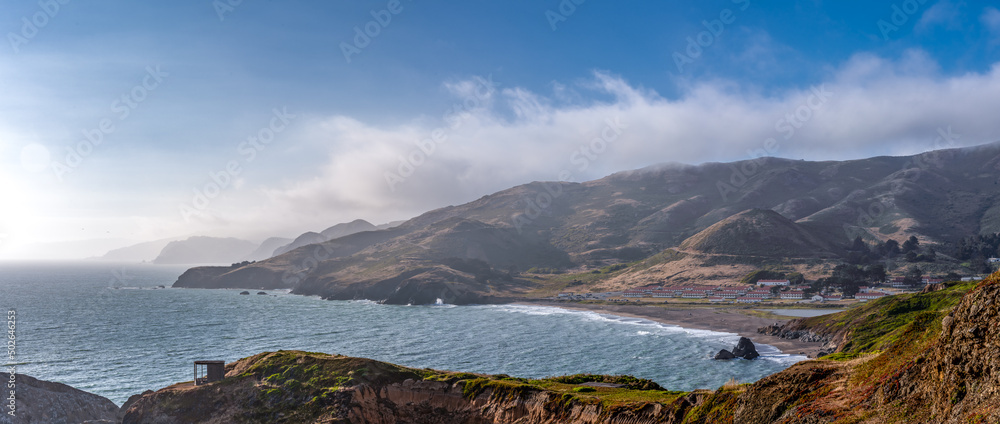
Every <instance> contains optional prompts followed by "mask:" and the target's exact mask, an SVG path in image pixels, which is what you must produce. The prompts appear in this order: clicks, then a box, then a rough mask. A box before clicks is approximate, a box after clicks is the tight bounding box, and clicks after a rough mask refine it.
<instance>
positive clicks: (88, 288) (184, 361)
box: [0, 263, 804, 405]
mask: <svg viewBox="0 0 1000 424" xmlns="http://www.w3.org/2000/svg"><path fill="white" fill-rule="evenodd" d="M182 271H183V268H181V267H164V266H138V265H128V266H121V265H110V264H100V263H65V264H52V263H30V264H13V263H5V264H0V307H2V308H8V309H9V308H14V309H16V310H17V316H18V324H17V342H18V360H19V362H18V363H19V364H20V365H19V366H18V372H19V373H22V374H27V375H30V376H33V377H36V378H39V379H42V380H50V381H58V382H62V383H65V384H69V385H71V386H73V387H76V388H79V389H81V390H86V391H89V392H93V393H96V394H99V395H102V396H105V397H108V398H109V399H111V400H113V401H114V402H115V403H117V404H119V405H120V404H121V403H123V402H124V401H125V400H126V399H127V398H128V396H130V395H132V394H137V393H141V392H143V391H145V390H156V389H159V388H162V387H165V386H168V385H170V384H173V383H176V382H181V381H189V380H191V378H192V375H191V373H192V366H191V363H192V361H194V360H197V359H222V360H225V361H226V362H232V361H234V360H237V359H239V358H242V357H246V356H250V355H253V354H256V353H260V352H263V351H274V350H279V349H284V350H292V349H298V350H306V351H315V352H325V353H338V354H344V355H350V356H361V357H368V358H373V359H378V360H382V361H388V362H392V363H397V364H400V365H405V366H411V367H418V368H423V367H430V368H436V369H444V370H455V371H468V372H482V373H505V374H509V375H512V376H519V377H544V376H553V375H565V374H574V373H601V374H631V375H635V376H638V377H644V378H649V379H652V380H654V381H656V382H658V383H660V384H661V385H662V386H664V387H665V388H668V389H673V390H690V389H696V388H708V389H714V388H717V387H719V386H720V385H722V384H723V383H725V382H726V381H727V380H729V378H730V377H734V378H736V379H737V380H739V381H741V382H749V381H755V380H757V379H759V378H761V377H763V376H766V375H768V374H771V373H774V372H776V371H779V370H782V369H784V368H786V367H787V366H789V365H791V364H792V363H794V362H796V361H798V360H802V359H804V358H803V357H800V356H788V355H782V354H780V353H779V352H777V351H776V350H773V349H772V348H770V347H768V346H759V349H761V353H762V354H763V355H764V356H763V357H762V360H757V361H713V360H712V359H711V357H712V355H713V354H714V353H715V352H717V351H718V350H719V349H723V348H731V347H732V346H733V345H734V344H735V342H736V340H738V336H736V335H734V334H726V333H716V332H709V331H700V330H687V329H682V328H679V327H671V326H665V325H661V324H657V323H653V322H651V321H646V320H641V319H634V318H621V317H614V316H607V315H600V314H597V313H593V312H579V311H568V310H562V309H558V308H549V307H533V306H516V305H482V306H453V305H443V306H392V305H380V304H376V303H372V302H363V301H358V302H343V301H324V300H321V299H318V298H316V297H304V296H297V295H290V294H285V293H280V292H269V293H271V294H272V295H269V296H261V295H256V294H252V295H250V296H241V295H239V294H238V293H239V291H236V290H190V289H154V288H155V287H156V286H158V285H165V286H168V287H169V286H170V284H172V283H173V281H174V279H175V278H176V277H177V275H179V273H180V272H182ZM252 293H256V291H254V292H252ZM275 294H276V295H275Z"/></svg>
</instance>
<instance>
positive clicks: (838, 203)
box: [176, 143, 1000, 301]
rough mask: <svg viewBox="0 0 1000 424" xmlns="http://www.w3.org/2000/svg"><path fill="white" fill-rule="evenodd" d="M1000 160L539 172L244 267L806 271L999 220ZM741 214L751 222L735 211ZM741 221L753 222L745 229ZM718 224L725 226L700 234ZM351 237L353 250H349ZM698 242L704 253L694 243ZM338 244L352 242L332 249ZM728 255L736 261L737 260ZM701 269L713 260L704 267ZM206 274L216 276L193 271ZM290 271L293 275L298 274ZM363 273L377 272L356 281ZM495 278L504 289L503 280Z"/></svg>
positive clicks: (340, 289)
mask: <svg viewBox="0 0 1000 424" xmlns="http://www.w3.org/2000/svg"><path fill="white" fill-rule="evenodd" d="M998 169H1000V143H993V144H989V145H984V146H979V147H977V148H974V149H969V148H966V149H950V150H941V151H935V152H927V153H922V154H919V155H914V156H907V157H885V156H883V157H876V158H871V159H858V160H850V161H822V162H811V161H801V160H790V159H780V158H769V157H764V158H757V159H752V160H744V161H738V162H732V163H707V164H702V165H679V164H665V165H657V166H652V167H646V168H643V169H639V170H632V171H623V172H618V173H615V174H612V175H610V176H608V177H605V178H602V179H599V180H593V181H587V182H583V183H567V182H533V183H528V184H524V185H520V186H516V187H512V188H510V189H506V190H502V191H499V192H496V193H493V194H491V195H487V196H483V197H481V198H479V199H477V200H474V201H472V202H469V203H466V204H462V205H457V206H447V207H443V208H439V209H435V210H432V211H429V212H426V213H424V214H421V215H419V216H417V217H415V218H413V219H411V220H408V221H406V222H404V223H403V224H401V225H399V226H398V227H394V228H393V229H391V230H375V231H365V232H362V233H359V234H369V235H368V236H364V237H360V238H354V239H349V240H348V239H346V238H339V239H334V240H329V241H325V242H321V243H317V244H312V245H306V246H302V247H300V248H298V249H295V250H292V251H289V252H287V253H285V254H282V255H278V256H276V257H274V258H271V259H268V260H266V261H262V262H258V263H257V264H253V265H250V268H248V269H247V270H243V271H240V272H239V273H244V274H247V275H248V276H249V275H250V274H253V278H246V279H244V280H243V281H247V282H246V283H243V284H244V286H250V285H251V283H249V281H253V282H254V283H253V284H259V283H261V282H265V280H266V284H264V285H265V286H267V287H281V288H291V289H294V290H296V291H297V292H300V293H303V294H317V295H320V296H331V297H332V298H341V297H343V296H346V294H345V293H348V292H353V293H355V294H357V295H361V294H362V293H366V291H365V290H362V289H361V286H357V284H362V285H367V286H371V287H374V286H379V287H383V289H380V290H374V291H372V292H371V293H370V294H367V295H365V296H369V295H371V296H375V295H379V294H385V293H387V292H392V291H393V290H395V288H399V287H403V286H405V285H406V284H407V283H408V282H410V281H412V282H416V281H417V280H415V279H413V278H414V276H417V275H421V274H422V273H421V272H417V271H420V270H424V271H427V270H429V269H431V268H433V269H435V270H436V271H434V273H432V274H434V275H435V277H434V278H431V280H434V281H437V282H438V283H435V284H434V285H433V287H434V289H433V290H440V288H441V285H442V284H443V285H445V286H447V283H448V282H449V279H451V280H454V281H453V282H459V283H461V284H459V285H458V286H461V287H463V289H462V290H460V291H462V292H463V293H468V292H465V290H469V291H470V292H471V293H475V295H474V296H473V295H470V296H468V297H470V298H480V297H483V296H485V295H486V293H488V292H489V293H492V295H491V296H497V297H510V296H514V297H517V296H520V295H523V294H524V293H526V292H528V291H531V290H532V289H534V288H536V287H537V282H533V281H534V280H530V281H529V279H518V278H515V279H514V280H517V281H518V284H520V286H518V285H517V284H515V285H510V284H501V281H500V280H497V279H496V277H493V278H494V279H492V280H491V278H490V277H485V278H486V281H487V284H486V286H477V285H474V284H471V283H469V276H468V275H464V274H462V272H460V271H459V270H456V269H453V268H451V267H449V266H448V265H446V264H445V263H444V262H443V261H444V260H445V259H448V258H449V257H450V256H448V255H455V256H454V257H456V258H459V259H462V260H473V259H475V260H484V259H483V258H484V257H485V258H486V259H487V260H485V262H486V265H487V267H488V268H490V269H491V270H490V271H488V272H487V271H484V274H483V275H487V274H488V275H499V274H501V273H503V272H502V271H507V272H508V274H510V275H511V276H514V275H515V274H518V273H523V272H525V271H527V270H528V269H529V268H528V267H527V266H528V265H529V262H530V261H514V262H510V261H505V260H504V257H505V256H504V255H492V256H489V255H486V256H483V257H477V255H476V254H475V253H474V250H475V248H482V247H483V246H487V245H490V246H492V245H499V244H502V243H514V244H512V245H518V246H549V247H551V248H553V249H555V250H548V251H549V252H550V253H551V252H555V251H559V252H561V254H560V255H555V256H552V257H553V258H555V257H556V256H559V259H558V261H557V262H554V263H552V264H547V265H541V266H543V267H547V268H556V269H559V270H563V271H571V270H576V271H574V272H589V270H593V269H598V268H601V267H605V266H608V265H613V264H620V263H626V262H631V261H636V260H641V259H643V258H656V257H662V254H663V253H664V252H667V251H677V250H680V251H682V252H685V254H686V255H687V256H686V257H683V258H676V260H671V261H668V262H669V263H668V264H667V265H663V264H662V263H661V264H659V265H658V266H659V267H660V268H663V267H664V266H665V267H666V268H670V267H676V266H679V265H683V267H682V269H674V268H671V269H669V270H665V271H664V272H660V273H658V274H655V275H653V274H644V273H632V274H631V275H632V276H633V278H631V279H626V280H622V279H615V278H613V277H609V279H607V280H606V281H603V282H601V283H600V284H597V285H594V286H591V287H589V289H591V290H615V289H621V288H624V287H627V285H626V283H627V284H637V283H640V282H642V281H640V280H642V279H645V280H646V282H667V283H669V282H671V281H675V282H690V281H692V280H700V282H701V283H704V284H722V283H725V282H727V281H728V282H730V283H732V282H733V281H734V280H738V279H739V277H740V275H738V274H737V273H740V272H742V273H745V272H747V269H748V267H752V266H761V265H766V264H768V263H785V262H787V260H789V259H791V260H792V265H794V266H795V267H799V268H801V269H798V270H799V271H800V272H803V273H804V274H810V273H811V275H814V274H816V273H818V272H820V270H822V269H823V267H824V265H823V263H827V262H830V261H836V260H837V256H838V255H840V254H842V253H843V250H844V246H846V245H848V244H849V243H850V242H851V241H852V240H853V239H854V238H855V237H862V238H864V239H867V240H871V241H872V242H877V241H884V240H887V239H889V238H897V239H905V238H906V237H909V236H911V235H913V236H917V237H918V238H919V239H920V240H922V243H924V244H926V245H929V246H933V245H936V244H941V243H947V242H951V241H952V240H956V239H959V238H961V237H965V236H967V235H969V234H980V233H982V232H988V231H992V230H994V229H1000V194H998V192H1000V190H998V189H997V185H996V183H997V179H996V177H995V173H994V172H995V171H996V170H998ZM753 210H770V211H771V212H767V213H765V215H766V216H765V215H761V216H758V217H757V218H754V219H757V220H758V221H759V222H757V221H754V219H750V218H749V217H747V214H750V213H752V212H747V211H753ZM741 213H742V214H743V215H742V217H743V218H741V219H742V220H741V221H740V223H742V224H740V223H736V224H733V222H732V221H731V220H730V221H726V220H727V219H735V218H733V217H734V216H741V215H740V214H741ZM758 215H759V214H758ZM468 222H478V223H481V224H483V225H486V226H489V227H491V228H492V229H493V230H494V231H493V232H492V233H485V232H484V233H476V234H478V236H477V237H479V238H477V239H475V240H473V241H470V243H472V244H476V245H477V246H478V247H474V246H471V245H470V246H467V247H468V248H469V249H472V250H467V251H466V252H463V253H461V254H458V253H456V252H455V251H454V249H452V250H448V249H439V250H433V249H432V250H431V252H432V253H427V252H426V251H425V252H423V253H421V254H419V255H417V258H418V259H419V260H412V259H413V257H412V255H413V254H414V252H417V251H418V250H414V249H417V248H416V247H415V246H421V245H422V244H425V242H430V239H429V237H433V236H434V235H435V234H437V233H436V232H435V231H430V232H428V231H424V230H426V229H427V228H431V227H432V226H435V225H438V227H436V228H438V230H439V231H438V232H440V231H444V232H448V231H449V230H448V229H446V228H443V227H441V226H442V225H444V226H448V225H452V226H459V225H469V224H468ZM722 222H729V224H720V223H722ZM755 222H756V223H755ZM441 223H446V224H441ZM718 225H722V227H718ZM726 225H729V227H726ZM740 225H743V227H746V228H744V229H743V230H739V231H737V229H738V227H740ZM713 226H717V227H715V229H713V230H711V231H709V232H708V233H703V232H704V231H706V230H708V229H709V228H711V227H713ZM765 227H766V228H769V229H771V230H774V231H778V233H777V234H780V235H782V236H783V237H786V238H787V237H790V239H792V240H794V243H793V245H791V246H789V247H788V248H787V249H785V250H784V251H781V249H775V248H774V247H773V243H771V242H768V243H770V245H772V247H769V248H768V249H770V251H757V252H751V250H752V249H750V246H752V245H753V240H752V239H751V238H752V237H753V235H754V234H756V237H758V238H759V239H760V240H765V239H766V238H767V236H768V234H766V233H767V231H762V230H763V229H764V228H765ZM504 229H506V231H501V230H504ZM744 230H746V231H744ZM779 230H780V231H779ZM386 231H388V232H386ZM421 231H423V232H421ZM718 231H721V233H718V234H716V236H714V237H715V238H714V239H713V238H712V237H710V235H711V234H712V233H713V232H718ZM501 233H503V234H501ZM414 234H417V235H414ZM420 234H422V235H420ZM469 234H472V233H469ZM699 234H700V235H699ZM720 234H729V235H730V236H723V235H720ZM355 235H356V234H355ZM349 237H351V236H349ZM421 237H424V238H421ZM692 237H694V239H692ZM772 238H773V239H779V238H781V237H772ZM364 240H367V241H364ZM504 240H506V241H504ZM512 240H516V242H513V241H512ZM689 240H690V241H689ZM711 240H715V241H712V242H711V243H709V244H713V245H715V247H712V248H710V249H709V248H708V247H709V246H707V245H706V244H705V243H706V242H707V241H711ZM345 241H347V245H351V246H354V248H351V249H347V250H344V246H345V245H344V243H345ZM772 241H773V240H772ZM453 242H456V243H459V244H461V241H456V240H453ZM727 242H729V243H728V246H727ZM358 243H360V244H358ZM685 243H686V244H685ZM764 245H767V244H764ZM737 246H743V251H740V250H739V249H736V250H733V249H735V248H736V247H737ZM692 247H699V249H701V250H705V251H699V249H689V248H692ZM779 247H780V245H779ZM310 249H311V250H310ZM546 249H548V248H546ZM706 249H707V250H706ZM720 249H721V250H720ZM727 249H728V250H727ZM748 249H750V250H748ZM328 250H329V251H332V252H341V253H342V254H340V253H338V254H336V255H332V256H331V255H330V254H329V253H324V252H325V251H328ZM348 251H349V252H348ZM433 252H438V253H433ZM440 252H449V253H440ZM721 253H726V254H725V255H723V254H721ZM751 253H755V254H751ZM762 253H763V255H756V254H762ZM561 255H565V256H561ZM803 256H804V257H803ZM754 258H756V259H754ZM508 259H509V258H508ZM421 261H423V262H421ZM718 265H726V266H727V267H728V265H734V266H732V267H729V268H730V269H728V270H726V269H725V268H726V267H720V266H718ZM736 265H739V266H736ZM706 266H708V268H705V267H706ZM942 266H957V265H955V264H953V265H942ZM428 267H430V268H428ZM441 267H444V268H441ZM699 268H705V269H708V270H715V271H713V272H708V273H706V272H700V271H699ZM349 269H350V270H353V271H351V272H349V271H348V270H349ZM716 271H717V272H716ZM233 272H235V271H234V270H228V269H215V270H204V269H203V270H199V271H198V272H196V273H192V274H190V275H187V276H185V278H181V279H179V280H178V283H176V285H177V286H178V287H186V286H197V287H239V286H240V284H241V283H240V282H239V280H238V279H236V278H228V277H226V278H220V277H221V276H222V275H225V274H230V273H233ZM237 274H238V273H237ZM195 275H198V276H199V277H198V278H207V280H202V281H196V280H197V278H195V277H194V276H195ZM289 275H295V276H296V278H292V279H289V278H287V277H288V276H289ZM356 275H368V276H369V278H368V279H362V280H359V279H358V278H356ZM277 276H283V277H277ZM664 279H665V280H664ZM473 280H475V278H473ZM390 287H392V288H393V290H389V288H390ZM487 287H492V289H488V288H487ZM497 287H504V288H505V289H504V290H507V291H506V292H497V291H496V288H497ZM244 288H259V286H258V287H244ZM349 288H350V289H349ZM484 290H485V291H484ZM471 293H470V294H471ZM416 297H419V298H421V299H431V298H432V297H431V296H430V295H426V296H425V295H418V296H416ZM458 297H461V296H458ZM436 298H437V297H434V298H433V299H436ZM386 299H387V297H384V298H374V299H372V300H380V301H384V300H386ZM397 301H398V300H397Z"/></svg>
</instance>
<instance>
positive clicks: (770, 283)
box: [757, 280, 792, 287]
mask: <svg viewBox="0 0 1000 424" xmlns="http://www.w3.org/2000/svg"><path fill="white" fill-rule="evenodd" d="M757 284H759V285H761V286H764V287H770V286H790V285H791V284H792V282H791V281H788V280H758V281H757Z"/></svg>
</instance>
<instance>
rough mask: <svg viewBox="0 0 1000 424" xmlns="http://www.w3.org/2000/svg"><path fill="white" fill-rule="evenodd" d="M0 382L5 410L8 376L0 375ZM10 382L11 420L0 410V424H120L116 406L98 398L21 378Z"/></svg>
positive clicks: (81, 391)
mask: <svg viewBox="0 0 1000 424" xmlns="http://www.w3.org/2000/svg"><path fill="white" fill-rule="evenodd" d="M0 381H3V382H4V394H5V396H4V399H5V400H4V405H5V406H6V405H7V400H6V399H7V396H8V395H9V393H10V391H9V390H10V389H8V388H7V383H8V382H9V381H10V374H8V373H3V372H0ZM14 382H15V387H14V391H15V396H16V398H15V410H14V416H13V417H12V416H10V415H9V414H8V412H9V411H10V409H8V408H4V409H3V415H2V416H0V424H8V423H9V424H80V423H87V424H98V423H108V424H111V423H117V422H120V420H121V417H119V416H118V411H119V410H118V405H115V403H114V402H112V401H111V400H109V399H107V398H104V397H102V396H98V395H95V394H93V393H87V392H85V391H83V390H78V389H75V388H73V387H70V386H67V385H65V384H62V383H55V382H51V381H43V380H39V379H36V378H34V377H30V376H27V375H24V374H14Z"/></svg>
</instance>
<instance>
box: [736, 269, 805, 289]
mask: <svg viewBox="0 0 1000 424" xmlns="http://www.w3.org/2000/svg"><path fill="white" fill-rule="evenodd" d="M760 280H788V282H789V283H791V284H792V285H793V286H795V285H799V284H803V283H805V281H806V279H805V277H803V276H802V274H801V273H798V272H784V271H776V270H771V269H758V270H755V271H750V273H748V274H747V275H745V276H743V278H742V279H740V284H749V285H753V284H757V282H758V281H760Z"/></svg>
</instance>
